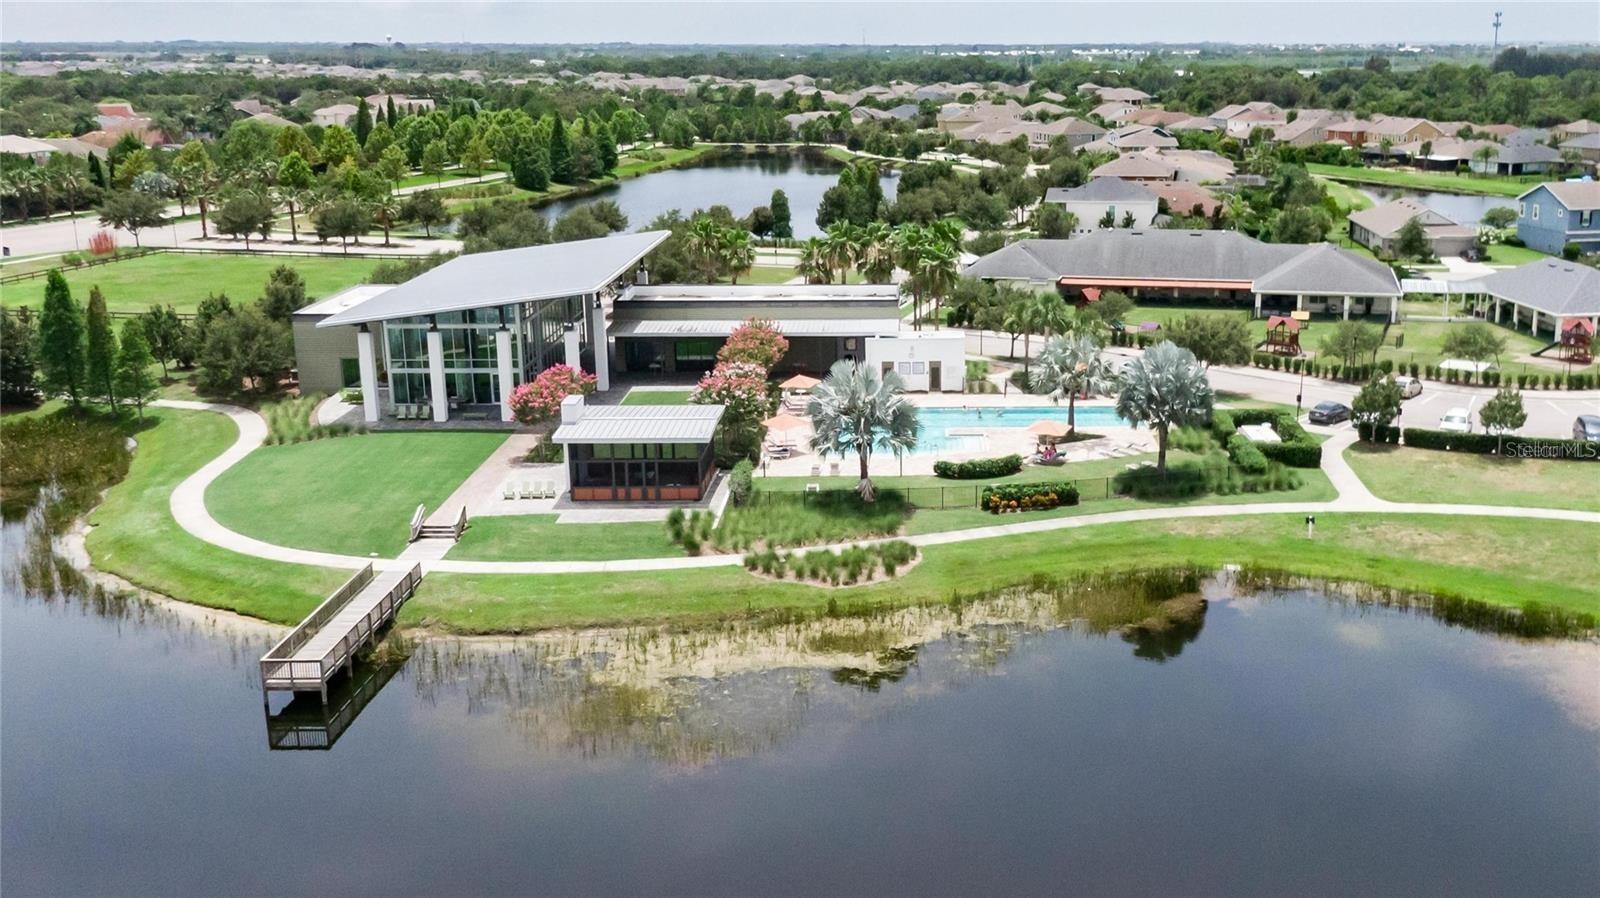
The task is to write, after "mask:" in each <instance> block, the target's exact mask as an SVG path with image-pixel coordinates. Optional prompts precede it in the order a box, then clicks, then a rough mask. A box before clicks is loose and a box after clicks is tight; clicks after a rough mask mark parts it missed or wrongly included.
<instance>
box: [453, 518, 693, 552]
mask: <svg viewBox="0 0 1600 898" xmlns="http://www.w3.org/2000/svg"><path fill="white" fill-rule="evenodd" d="M556 517H557V516H556V515H553V514H523V515H493V516H489V517H478V518H473V519H472V526H470V527H468V528H467V532H466V533H465V534H464V535H463V536H462V537H461V542H459V543H457V544H456V546H455V548H453V549H451V550H450V555H449V557H450V558H451V560H459V559H471V560H473V561H603V560H605V559H608V558H666V557H671V556H675V555H682V554H683V549H682V548H680V547H679V546H678V545H677V544H676V543H674V542H673V541H672V540H670V539H668V538H667V526H666V524H664V523H662V522H660V521H631V522H626V523H616V524H558V523H556Z"/></svg>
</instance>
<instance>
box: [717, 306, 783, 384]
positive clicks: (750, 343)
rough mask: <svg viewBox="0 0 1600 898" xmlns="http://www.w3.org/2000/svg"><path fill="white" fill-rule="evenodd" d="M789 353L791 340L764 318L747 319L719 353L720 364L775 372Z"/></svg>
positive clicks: (732, 332) (735, 329) (733, 332)
mask: <svg viewBox="0 0 1600 898" xmlns="http://www.w3.org/2000/svg"><path fill="white" fill-rule="evenodd" d="M788 351H789V340H788V339H787V338H786V337H784V335H783V334H781V333H779V332H778V327H777V325H775V324H773V323H772V322H771V321H763V320H762V319H760V318H747V319H745V320H744V321H742V322H740V324H739V326H738V327H735V328H734V329H733V330H732V331H730V332H729V334H728V339H727V341H726V342H724V343H723V344H722V348H721V349H719V350H717V361H719V362H749V363H751V364H753V365H759V366H761V368H762V370H763V371H771V370H772V366H773V365H776V364H778V361H779V360H780V359H782V358H783V356H784V354H785V353H787V352H788Z"/></svg>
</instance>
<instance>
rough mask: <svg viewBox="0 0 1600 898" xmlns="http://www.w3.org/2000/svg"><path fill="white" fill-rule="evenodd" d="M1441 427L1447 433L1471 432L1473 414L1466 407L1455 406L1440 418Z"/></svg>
mask: <svg viewBox="0 0 1600 898" xmlns="http://www.w3.org/2000/svg"><path fill="white" fill-rule="evenodd" d="M1439 429H1440V430H1443V431H1445V432H1447V433H1471V432H1472V414H1471V413H1470V412H1468V411H1467V410H1466V409H1464V408H1453V409H1451V410H1449V411H1448V412H1445V413H1444V417H1443V418H1440V419H1439Z"/></svg>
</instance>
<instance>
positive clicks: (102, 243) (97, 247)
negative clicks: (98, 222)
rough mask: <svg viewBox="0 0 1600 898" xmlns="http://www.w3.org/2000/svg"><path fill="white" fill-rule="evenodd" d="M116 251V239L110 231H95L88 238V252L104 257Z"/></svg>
mask: <svg viewBox="0 0 1600 898" xmlns="http://www.w3.org/2000/svg"><path fill="white" fill-rule="evenodd" d="M116 251H117V238H116V237H115V236H114V235H113V234H112V233H111V232H110V231H95V232H94V236H92V237H90V238H89V252H90V253H91V254H93V255H96V256H104V255H107V254H109V253H114V252H116Z"/></svg>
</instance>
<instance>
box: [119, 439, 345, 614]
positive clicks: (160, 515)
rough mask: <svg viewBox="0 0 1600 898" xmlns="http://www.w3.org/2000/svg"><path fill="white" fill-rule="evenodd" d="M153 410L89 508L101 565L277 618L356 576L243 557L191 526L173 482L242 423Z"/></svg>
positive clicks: (204, 600) (303, 609) (165, 588)
mask: <svg viewBox="0 0 1600 898" xmlns="http://www.w3.org/2000/svg"><path fill="white" fill-rule="evenodd" d="M145 414H146V416H147V417H149V418H151V419H153V420H154V421H155V422H156V424H155V426H153V427H150V428H149V429H147V430H144V431H141V432H140V433H139V435H138V440H139V448H138V450H137V451H136V452H135V453H134V455H133V463H132V465H131V466H130V468H129V470H128V476H127V478H126V479H124V480H123V481H122V482H121V483H119V484H117V485H116V486H114V487H112V488H111V490H110V491H109V492H108V493H107V494H106V499H105V502H103V503H102V504H101V505H100V506H99V507H98V508H96V509H95V510H94V511H92V512H90V514H89V516H88V518H89V523H90V524H92V525H93V528H94V529H92V530H91V531H90V532H89V537H88V547H89V555H90V557H91V558H92V559H93V561H94V566H95V567H96V568H98V569H99V570H102V571H107V572H109V573H112V574H116V575H117V576H119V577H122V578H123V579H125V580H128V581H130V582H132V583H134V584H135V585H137V586H140V587H143V588H145V589H149V590H153V591H155V592H159V593H162V594H164V595H168V596H172V597H174V598H178V599H182V600H184V601H187V602H193V603H195V604H198V605H206V606H209V607H213V608H225V609H229V610H234V611H239V612H242V613H245V614H249V615H252V616H255V617H260V618H264V619H266V620H270V621H276V622H278V623H294V622H296V621H298V620H300V619H301V618H302V617H304V616H305V615H306V613H307V612H309V611H310V610H311V609H312V608H314V607H316V605H317V603H318V602H321V601H322V600H323V599H324V598H326V597H327V594H328V593H330V592H332V591H333V590H334V589H335V588H336V587H338V585H339V584H340V583H343V582H344V581H345V580H346V579H348V578H349V576H350V572H349V571H340V570H331V569H328V568H316V567H305V566H302V565H293V564H281V563H279V562H275V561H264V560H262V559H259V558H251V557H249V556H247V555H237V554H235V553H233V552H229V551H228V550H226V549H219V548H217V547H216V546H213V545H211V544H210V543H206V542H203V541H201V540H199V539H196V538H195V537H192V536H190V535H189V534H188V533H187V532H185V531H184V530H183V529H182V528H181V527H179V526H178V523H177V521H174V520H173V519H172V514H171V512H170V511H169V510H168V503H169V501H170V498H171V495H172V489H173V487H175V486H177V484H178V483H179V482H180V481H182V480H183V479H184V478H185V477H187V476H189V475H190V474H192V473H194V472H195V471H197V470H199V469H200V467H201V466H202V465H204V464H205V463H206V462H208V461H210V460H211V459H213V458H215V457H216V456H218V455H220V454H221V453H222V451H223V450H224V449H226V448H228V446H229V445H231V444H232V443H233V441H234V440H235V439H236V438H237V437H238V435H239V432H238V429H237V428H235V427H234V425H233V422H231V421H229V420H228V419H227V418H225V417H223V416H222V415H216V414H212V413H210V412H186V411H176V410H173V409H152V410H149V411H147V412H146V413H145Z"/></svg>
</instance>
